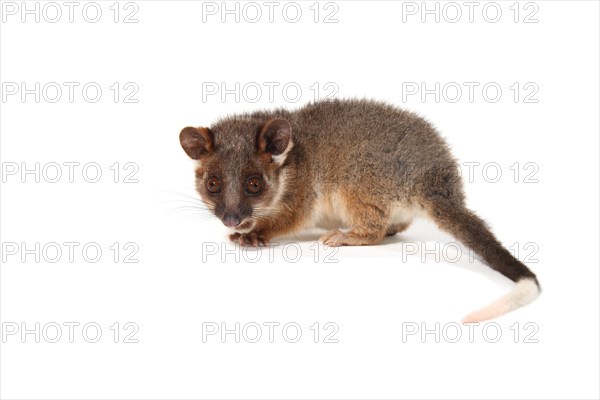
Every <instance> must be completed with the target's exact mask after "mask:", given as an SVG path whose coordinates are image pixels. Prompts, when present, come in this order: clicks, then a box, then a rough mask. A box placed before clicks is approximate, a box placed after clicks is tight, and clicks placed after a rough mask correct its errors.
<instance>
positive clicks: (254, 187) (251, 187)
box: [246, 176, 262, 194]
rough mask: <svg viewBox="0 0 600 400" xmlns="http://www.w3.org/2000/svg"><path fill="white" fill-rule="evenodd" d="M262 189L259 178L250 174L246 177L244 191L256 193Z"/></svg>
mask: <svg viewBox="0 0 600 400" xmlns="http://www.w3.org/2000/svg"><path fill="white" fill-rule="evenodd" d="M260 189H262V187H261V184H260V179H258V177H257V176H251V177H250V178H248V179H246V193H248V194H257V193H258V192H260Z"/></svg>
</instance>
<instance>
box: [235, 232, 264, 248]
mask: <svg viewBox="0 0 600 400" xmlns="http://www.w3.org/2000/svg"><path fill="white" fill-rule="evenodd" d="M229 240H231V241H232V242H236V243H238V244H239V245H240V246H250V247H258V246H266V245H267V244H268V243H269V241H268V240H267V238H266V237H265V236H264V235H261V234H258V233H256V232H249V233H238V232H236V233H232V234H231V235H229Z"/></svg>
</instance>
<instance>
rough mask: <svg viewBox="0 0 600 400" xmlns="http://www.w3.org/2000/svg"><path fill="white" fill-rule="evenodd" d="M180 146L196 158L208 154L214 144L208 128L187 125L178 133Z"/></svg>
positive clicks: (191, 156)
mask: <svg viewBox="0 0 600 400" xmlns="http://www.w3.org/2000/svg"><path fill="white" fill-rule="evenodd" d="M179 142H180V143H181V147H183V150H185V152H186V153H187V155H188V156H190V158H192V159H194V160H198V159H199V158H200V157H202V156H204V155H206V154H209V153H210V152H211V151H212V149H213V146H214V140H213V134H212V132H211V131H210V129H208V128H202V127H200V128H194V127H192V126H188V127H187V128H183V129H182V130H181V133H180V134H179Z"/></svg>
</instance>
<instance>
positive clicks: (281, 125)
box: [257, 118, 293, 165]
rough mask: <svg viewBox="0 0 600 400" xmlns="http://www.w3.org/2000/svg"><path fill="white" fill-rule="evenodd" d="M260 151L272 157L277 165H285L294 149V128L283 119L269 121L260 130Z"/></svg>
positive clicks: (258, 141) (258, 143)
mask: <svg viewBox="0 0 600 400" xmlns="http://www.w3.org/2000/svg"><path fill="white" fill-rule="evenodd" d="M257 145H258V151H259V152H261V153H263V154H264V155H265V156H268V157H270V159H271V160H272V161H274V162H275V163H276V164H279V165H281V164H283V162H284V161H285V158H286V157H287V154H288V152H289V151H290V150H291V149H292V146H293V142H292V126H291V125H290V123H289V122H288V121H286V120H285V119H282V118H277V119H271V120H269V121H267V122H266V123H265V124H264V125H263V126H262V127H261V128H260V130H259V132H258V137H257Z"/></svg>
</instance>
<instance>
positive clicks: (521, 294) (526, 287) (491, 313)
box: [462, 278, 540, 323]
mask: <svg viewBox="0 0 600 400" xmlns="http://www.w3.org/2000/svg"><path fill="white" fill-rule="evenodd" d="M539 295H540V288H539V287H538V285H537V283H536V282H535V280H534V279H531V278H525V279H521V280H519V281H517V283H516V284H515V287H514V289H513V290H512V291H511V292H510V293H508V294H507V295H505V296H503V297H501V298H499V299H498V300H496V301H494V302H493V303H491V304H489V305H488V306H486V307H484V308H482V309H480V310H477V311H475V312H472V313H470V314H469V315H467V316H466V317H465V318H463V321H462V322H463V323H472V322H481V321H486V320H488V319H493V318H496V317H499V316H500V315H503V314H506V313H508V312H511V311H513V310H516V309H517V308H519V307H523V306H526V305H527V304H529V303H531V302H532V301H534V300H535V299H536V298H537V297H538V296H539Z"/></svg>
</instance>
